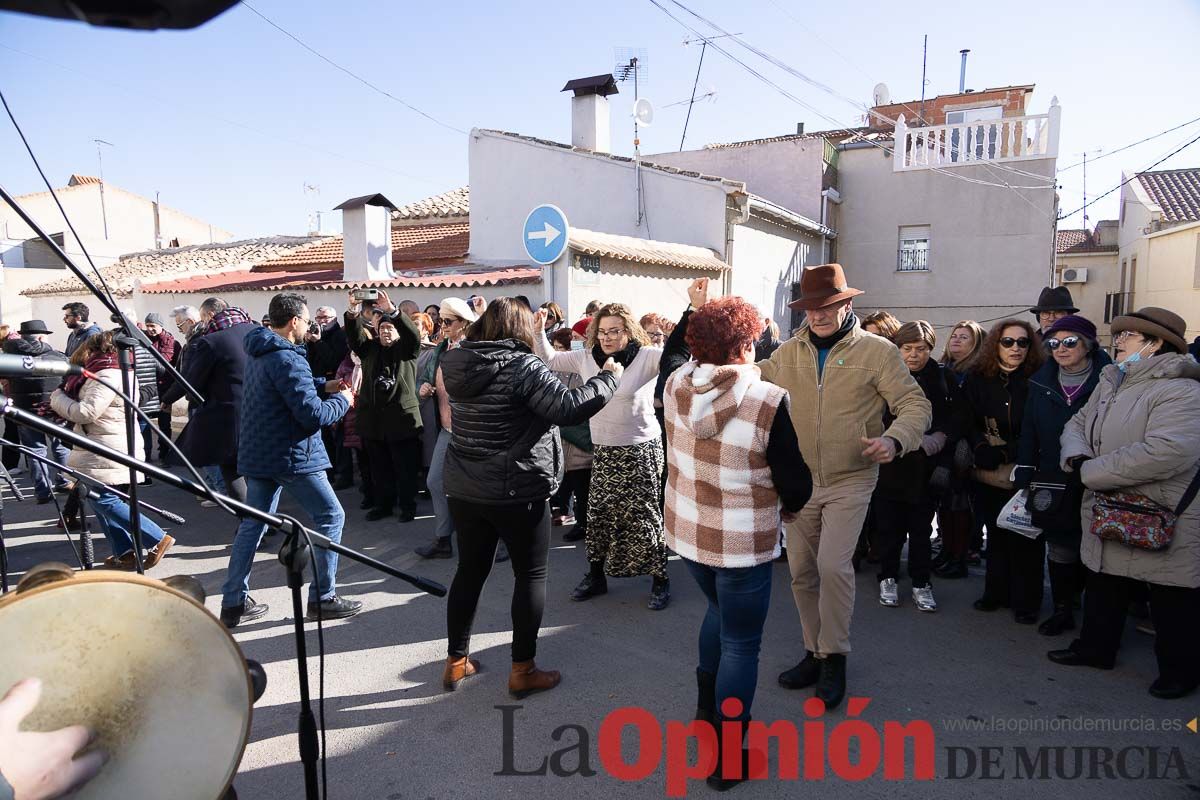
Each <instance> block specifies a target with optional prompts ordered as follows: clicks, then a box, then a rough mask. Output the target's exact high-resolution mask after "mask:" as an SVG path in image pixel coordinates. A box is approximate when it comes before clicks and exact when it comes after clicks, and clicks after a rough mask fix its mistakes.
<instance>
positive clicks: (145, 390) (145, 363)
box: [133, 344, 166, 414]
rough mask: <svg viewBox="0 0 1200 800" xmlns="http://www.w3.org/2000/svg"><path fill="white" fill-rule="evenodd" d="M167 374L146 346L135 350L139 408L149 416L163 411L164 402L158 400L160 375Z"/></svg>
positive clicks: (134, 371)
mask: <svg viewBox="0 0 1200 800" xmlns="http://www.w3.org/2000/svg"><path fill="white" fill-rule="evenodd" d="M163 372H166V370H164V369H163V368H162V367H161V366H160V365H159V363H158V361H157V360H156V359H155V358H154V354H153V353H151V352H150V351H149V350H148V349H147V348H146V347H145V346H144V345H140V344H139V345H138V346H137V347H135V348H133V373H134V375H136V376H137V386H138V408H140V409H141V410H142V411H145V412H146V413H147V414H157V413H158V412H159V411H161V410H162V402H161V401H160V400H159V399H158V379H159V375H160V374H161V373H163Z"/></svg>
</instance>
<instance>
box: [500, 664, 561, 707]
mask: <svg viewBox="0 0 1200 800" xmlns="http://www.w3.org/2000/svg"><path fill="white" fill-rule="evenodd" d="M561 680H562V675H561V674H560V673H559V672H557V671H556V670H542V669H538V668H537V665H536V664H534V663H533V661H532V660H530V661H514V662H513V665H512V672H511V673H510V674H509V676H508V693H509V694H511V695H512V696H513V697H515V698H517V699H518V700H520V699H521V698H523V697H528V696H529V695H531V694H534V693H535V692H544V691H546V690H547V689H553V688H554V687H555V686H558V682H559V681H561Z"/></svg>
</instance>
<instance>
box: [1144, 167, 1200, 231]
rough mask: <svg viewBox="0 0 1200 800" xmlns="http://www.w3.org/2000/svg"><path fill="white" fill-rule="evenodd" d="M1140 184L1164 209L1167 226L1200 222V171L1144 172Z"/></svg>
mask: <svg viewBox="0 0 1200 800" xmlns="http://www.w3.org/2000/svg"><path fill="white" fill-rule="evenodd" d="M1138 182H1140V183H1141V184H1142V188H1143V189H1145V190H1146V192H1147V193H1148V194H1149V195H1150V199H1152V200H1153V201H1154V202H1155V203H1157V204H1158V205H1159V207H1161V208H1162V210H1163V217H1164V218H1165V220H1166V221H1167V222H1196V221H1197V220H1200V167H1193V168H1191V169H1167V170H1163V171H1161V172H1142V173H1140V174H1139V175H1138Z"/></svg>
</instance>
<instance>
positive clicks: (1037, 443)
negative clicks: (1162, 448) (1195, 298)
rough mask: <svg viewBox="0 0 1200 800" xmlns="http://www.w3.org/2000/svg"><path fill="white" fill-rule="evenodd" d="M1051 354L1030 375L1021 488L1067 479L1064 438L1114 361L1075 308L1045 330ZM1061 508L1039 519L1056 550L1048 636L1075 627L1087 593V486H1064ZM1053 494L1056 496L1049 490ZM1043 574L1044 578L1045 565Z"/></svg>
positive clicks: (1043, 629)
mask: <svg viewBox="0 0 1200 800" xmlns="http://www.w3.org/2000/svg"><path fill="white" fill-rule="evenodd" d="M1043 344H1044V345H1045V346H1046V348H1047V349H1048V350H1049V351H1050V360H1049V361H1047V362H1046V363H1045V365H1044V366H1043V367H1042V368H1041V369H1040V370H1038V371H1037V373H1036V374H1034V376H1033V377H1032V378H1030V379H1029V397H1028V399H1027V400H1026V404H1025V419H1024V421H1023V423H1022V425H1021V441H1020V444H1019V445H1018V447H1017V465H1018V466H1017V479H1016V486H1017V488H1018V489H1026V488H1028V487H1029V484H1030V482H1031V481H1034V480H1036V481H1039V482H1043V481H1044V482H1046V483H1054V484H1056V485H1057V484H1064V485H1065V484H1067V483H1068V481H1067V477H1066V476H1065V475H1064V474H1063V473H1062V472H1060V471H1059V468H1058V459H1059V452H1060V447H1059V439H1060V438H1061V437H1062V433H1063V429H1064V428H1066V427H1067V423H1068V422H1069V421H1070V420H1071V417H1073V416H1075V414H1076V413H1077V412H1078V411H1079V409H1081V408H1083V407H1084V405H1085V404H1086V403H1087V401H1088V398H1089V397H1091V396H1092V392H1093V391H1094V390H1095V388H1096V384H1097V383H1099V381H1100V370H1102V369H1103V368H1104V367H1106V366H1107V365H1108V364H1110V363H1112V359H1110V358H1109V357H1108V354H1107V353H1105V352H1104V351H1103V350H1102V349H1100V347H1099V345H1098V344H1097V343H1096V326H1095V325H1093V324H1092V323H1091V322H1090V321H1089V320H1087V319H1086V318H1084V317H1080V316H1075V315H1074V314H1071V315H1068V316H1065V317H1060V318H1059V319H1057V320H1055V321H1054V322H1052V323H1051V325H1050V327H1049V328H1048V329H1046V331H1045V333H1044V334H1043ZM1061 494H1062V497H1061V498H1060V499H1059V502H1058V508H1057V510H1056V512H1055V513H1054V514H1053V515H1050V514H1047V515H1046V521H1045V522H1043V521H1042V519H1041V518H1039V519H1037V520H1035V523H1036V524H1038V525H1039V527H1041V528H1042V529H1043V532H1044V534H1045V539H1046V545H1047V547H1048V548H1049V551H1050V558H1049V566H1048V569H1049V571H1050V596H1051V599H1052V600H1053V603H1054V613H1053V614H1051V615H1050V617H1048V618H1047V619H1046V620H1045V621H1044V622H1042V624H1041V625H1039V626H1038V633H1040V634H1042V635H1043V636H1058V635H1059V634H1061V633H1063V632H1064V631H1069V630H1074V629H1075V615H1074V614H1073V613H1072V610H1073V609H1074V608H1078V607H1079V606H1078V604H1079V602H1080V600H1079V598H1080V595H1081V594H1082V593H1083V584H1084V580H1085V573H1084V569H1083V565H1082V564H1081V563H1080V561H1079V540H1080V538H1081V537H1082V536H1083V528H1082V527H1080V523H1079V507H1080V504H1081V503H1082V502H1083V493H1082V491H1077V490H1076V489H1075V488H1074V487H1071V489H1070V490H1069V491H1068V490H1064V491H1063V492H1062V493H1061ZM1045 496H1046V497H1047V499H1049V498H1050V497H1051V495H1050V494H1049V493H1046V494H1045ZM1037 580H1038V582H1039V583H1040V582H1041V580H1042V578H1041V565H1040V564H1039V565H1038V576H1037Z"/></svg>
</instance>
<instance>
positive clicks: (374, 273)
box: [335, 194, 396, 283]
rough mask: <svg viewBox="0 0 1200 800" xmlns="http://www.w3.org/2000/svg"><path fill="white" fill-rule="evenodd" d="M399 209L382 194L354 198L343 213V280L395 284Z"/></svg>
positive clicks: (341, 206) (339, 207) (342, 206)
mask: <svg viewBox="0 0 1200 800" xmlns="http://www.w3.org/2000/svg"><path fill="white" fill-rule="evenodd" d="M395 208H396V206H394V205H393V204H392V202H391V201H390V200H388V199H387V198H386V197H384V196H383V195H381V194H371V195H367V196H365V197H354V198H351V199H350V200H347V201H346V202H344V203H342V204H341V205H340V206H338V207H337V209H335V210H337V211H341V212H342V258H343V263H344V268H343V272H342V280H344V281H348V282H352V283H365V282H370V281H386V280H391V279H392V278H393V277H394V276H393V274H392V214H391V212H392V211H394V210H395Z"/></svg>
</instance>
